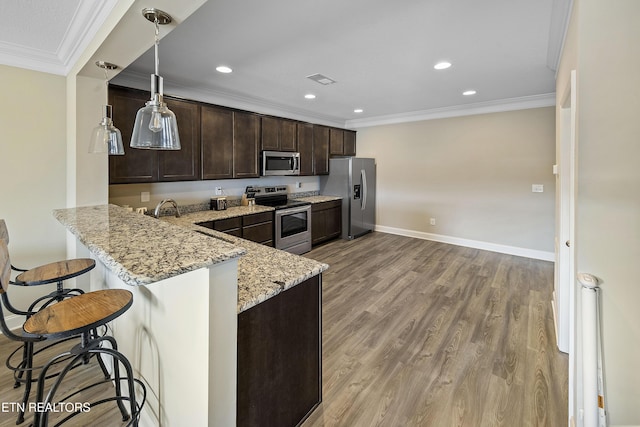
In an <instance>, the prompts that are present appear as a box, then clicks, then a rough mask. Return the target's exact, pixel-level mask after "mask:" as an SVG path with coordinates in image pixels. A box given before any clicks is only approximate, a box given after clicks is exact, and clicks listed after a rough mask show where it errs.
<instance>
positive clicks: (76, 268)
mask: <svg viewBox="0 0 640 427" xmlns="http://www.w3.org/2000/svg"><path fill="white" fill-rule="evenodd" d="M0 240H4V241H5V242H6V244H7V246H8V245H9V230H8V228H7V225H6V223H5V221H4V219H0ZM95 265H96V263H95V261H94V260H93V259H90V258H78V259H70V260H64V261H57V262H53V263H49V264H46V265H42V266H39V267H35V268H32V269H28V270H27V269H23V268H18V267H15V266H14V265H13V264H11V263H10V267H11V270H13V271H16V272H18V273H19V274H18V275H17V276H16V279H15V281H11V280H9V283H10V284H12V285H16V286H23V287H31V286H40V285H47V284H51V283H56V289H55V290H53V291H52V292H50V293H48V294H46V295H43V296H41V297H39V298H37V299H36V300H35V301H33V302H32V303H31V304H30V305H29V307H28V308H27V310H26V311H23V310H20V309H18V308H16V307H14V306H12V305H11V303H10V301H9V300H8V299H6V300H5V306H6V307H7V310H9V311H10V312H11V313H13V314H17V315H20V316H25V317H27V318H28V317H29V316H31V315H32V314H33V313H34V312H36V311H37V310H39V309H42V308H45V307H47V306H49V305H50V304H52V303H55V302H59V301H62V300H63V299H65V298H70V297H72V296H77V295H80V294H83V293H84V291H83V290H82V289H79V288H73V289H67V288H64V287H63V282H64V281H65V280H68V279H71V278H73V277H77V276H80V275H81V274H84V273H86V272H88V271H90V270H92V269H93V268H94V267H95ZM96 333H97V331H96ZM74 338H75V337H68V338H65V339H64V340H60V341H68V340H71V339H74ZM57 344H58V343H57V342H54V343H52V344H48V345H46V346H44V347H43V348H40V349H38V350H37V351H33V348H31V349H29V346H27V344H26V343H22V345H20V346H19V347H17V348H16V349H15V350H14V351H13V352H12V353H11V354H10V355H9V356H8V357H7V360H6V361H5V365H6V366H7V368H9V369H10V370H12V371H13V376H14V380H15V382H14V385H13V387H14V388H18V387H20V386H21V385H22V384H27V383H28V385H27V386H26V387H25V391H24V398H23V401H24V402H26V401H27V400H28V397H29V393H30V391H31V382H33V381H35V379H33V378H32V376H29V378H28V379H27V378H25V377H24V376H25V373H26V371H27V369H26V360H27V359H31V360H33V357H34V356H35V355H36V354H38V353H41V352H43V351H45V350H47V349H48V348H50V347H52V346H53V345H57ZM29 351H32V352H33V354H28V353H29ZM20 352H22V358H21V359H18V360H15V358H16V355H18V354H19V353H20ZM98 361H99V363H100V367H101V368H102V370H103V372H104V373H105V375H108V373H107V369H106V367H105V366H104V363H103V362H102V360H101V359H100V358H98ZM33 369H38V367H33V366H32V367H31V368H30V370H33ZM23 415H24V414H23V412H22V411H21V412H20V414H19V415H18V423H21V422H22V421H23Z"/></svg>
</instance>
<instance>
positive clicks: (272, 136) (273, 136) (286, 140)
mask: <svg viewBox="0 0 640 427" xmlns="http://www.w3.org/2000/svg"><path fill="white" fill-rule="evenodd" d="M261 144H262V149H263V150H270V151H297V148H298V147H297V140H296V122H294V121H292V120H286V119H281V118H279V117H270V116H264V117H262V130H261Z"/></svg>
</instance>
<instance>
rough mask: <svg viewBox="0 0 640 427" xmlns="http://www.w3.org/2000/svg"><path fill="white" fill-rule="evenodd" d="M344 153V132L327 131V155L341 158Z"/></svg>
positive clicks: (333, 129) (334, 129)
mask: <svg viewBox="0 0 640 427" xmlns="http://www.w3.org/2000/svg"><path fill="white" fill-rule="evenodd" d="M342 153H344V131H343V130H342V129H337V128H330V129H329V154H330V155H332V156H342Z"/></svg>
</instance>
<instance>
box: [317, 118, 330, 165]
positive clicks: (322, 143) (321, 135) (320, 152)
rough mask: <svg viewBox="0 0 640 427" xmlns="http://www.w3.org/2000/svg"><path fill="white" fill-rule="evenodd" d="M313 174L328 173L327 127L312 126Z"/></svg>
mask: <svg viewBox="0 0 640 427" xmlns="http://www.w3.org/2000/svg"><path fill="white" fill-rule="evenodd" d="M313 174H314V175H328V174H329V128H328V127H326V126H319V125H314V126H313Z"/></svg>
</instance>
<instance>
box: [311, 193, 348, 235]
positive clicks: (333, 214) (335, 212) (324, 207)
mask: <svg viewBox="0 0 640 427" xmlns="http://www.w3.org/2000/svg"><path fill="white" fill-rule="evenodd" d="M341 233H342V200H332V201H329V202H322V203H314V204H312V205H311V244H312V245H317V244H320V243H323V242H326V241H329V240H332V239H335V238H336V237H340V234H341Z"/></svg>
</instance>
